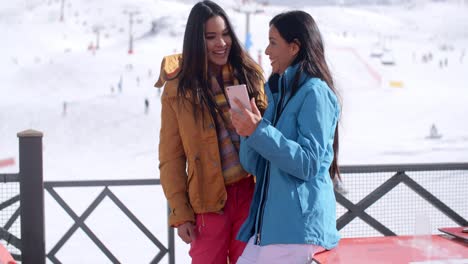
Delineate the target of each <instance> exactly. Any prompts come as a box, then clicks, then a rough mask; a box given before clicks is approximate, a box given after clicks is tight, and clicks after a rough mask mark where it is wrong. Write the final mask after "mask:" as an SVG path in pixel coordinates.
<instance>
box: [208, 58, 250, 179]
mask: <svg viewBox="0 0 468 264" xmlns="http://www.w3.org/2000/svg"><path fill="white" fill-rule="evenodd" d="M222 76H223V83H222V86H221V85H220V84H219V83H218V80H217V79H216V76H211V80H210V81H211V91H212V93H213V98H214V99H215V102H216V104H217V106H218V108H219V110H220V112H218V113H217V115H216V118H215V122H216V132H217V134H218V143H219V153H220V156H221V165H222V170H223V177H224V183H225V184H226V185H228V184H231V183H234V182H237V181H239V180H241V179H243V178H246V177H247V176H248V173H247V172H246V171H244V169H243V168H242V166H241V164H240V160H239V146H240V137H239V135H238V134H237V132H236V129H235V128H234V126H233V125H232V122H231V114H230V113H229V109H230V107H229V104H228V101H227V98H226V95H225V93H224V91H223V89H225V87H227V86H230V85H237V84H239V81H238V80H237V79H235V78H234V76H233V75H232V69H231V67H230V65H224V66H223V69H222Z"/></svg>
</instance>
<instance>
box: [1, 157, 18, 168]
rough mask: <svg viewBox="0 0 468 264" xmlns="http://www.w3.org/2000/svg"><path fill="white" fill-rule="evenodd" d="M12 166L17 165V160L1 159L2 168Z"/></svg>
mask: <svg viewBox="0 0 468 264" xmlns="http://www.w3.org/2000/svg"><path fill="white" fill-rule="evenodd" d="M12 165H15V159H14V158H9V159H0V168H1V167H6V166H12Z"/></svg>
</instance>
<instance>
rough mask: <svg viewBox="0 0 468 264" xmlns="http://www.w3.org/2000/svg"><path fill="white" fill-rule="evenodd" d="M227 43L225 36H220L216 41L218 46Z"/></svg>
mask: <svg viewBox="0 0 468 264" xmlns="http://www.w3.org/2000/svg"><path fill="white" fill-rule="evenodd" d="M225 45H226V41H225V40H224V38H219V39H218V41H216V46H218V47H224V46H225Z"/></svg>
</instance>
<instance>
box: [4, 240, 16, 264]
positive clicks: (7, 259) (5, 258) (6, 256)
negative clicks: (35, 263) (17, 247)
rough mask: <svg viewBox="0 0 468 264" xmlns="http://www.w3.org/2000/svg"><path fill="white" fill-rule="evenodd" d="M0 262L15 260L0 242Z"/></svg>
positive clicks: (9, 263) (11, 262)
mask: <svg viewBox="0 0 468 264" xmlns="http://www.w3.org/2000/svg"><path fill="white" fill-rule="evenodd" d="M0 263H1V264H15V263H16V262H15V260H14V259H13V257H12V256H11V255H10V253H9V252H8V251H7V250H6V248H5V247H4V246H3V245H2V244H0Z"/></svg>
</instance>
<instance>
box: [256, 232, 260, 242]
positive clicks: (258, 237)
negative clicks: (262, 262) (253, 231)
mask: <svg viewBox="0 0 468 264" xmlns="http://www.w3.org/2000/svg"><path fill="white" fill-rule="evenodd" d="M257 245H260V233H258V234H257Z"/></svg>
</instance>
